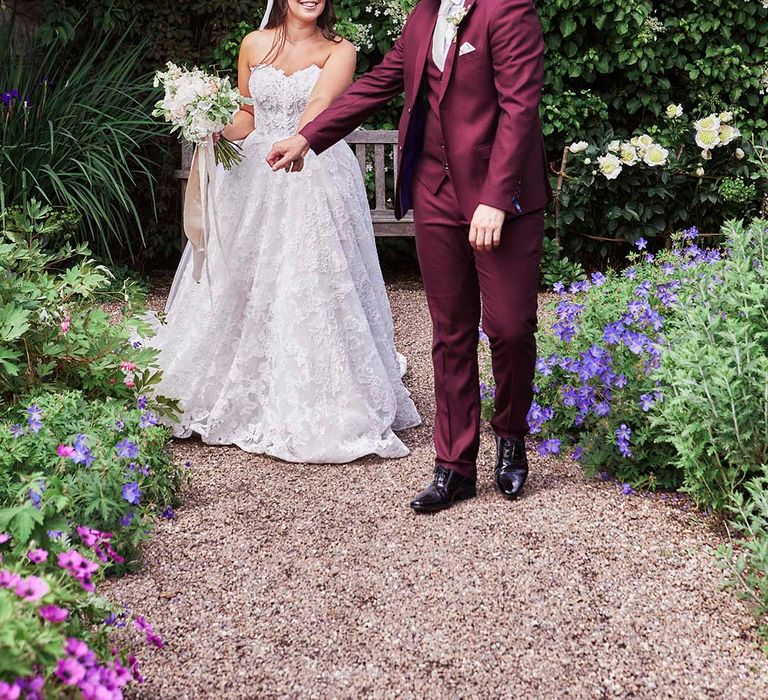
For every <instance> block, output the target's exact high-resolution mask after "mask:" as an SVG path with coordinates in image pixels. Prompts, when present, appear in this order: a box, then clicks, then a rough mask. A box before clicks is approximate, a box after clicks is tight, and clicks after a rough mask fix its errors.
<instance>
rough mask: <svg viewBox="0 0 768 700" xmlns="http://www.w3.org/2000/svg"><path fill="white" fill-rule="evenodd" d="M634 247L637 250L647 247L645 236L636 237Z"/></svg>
mask: <svg viewBox="0 0 768 700" xmlns="http://www.w3.org/2000/svg"><path fill="white" fill-rule="evenodd" d="M635 247H636V248H637V249H638V250H645V249H646V248H647V247H648V241H646V240H645V238H638V239H637V240H636V241H635Z"/></svg>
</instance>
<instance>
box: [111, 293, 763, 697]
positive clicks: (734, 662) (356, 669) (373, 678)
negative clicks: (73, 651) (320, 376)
mask: <svg viewBox="0 0 768 700" xmlns="http://www.w3.org/2000/svg"><path fill="white" fill-rule="evenodd" d="M390 293H391V298H392V304H393V311H394V314H395V318H396V323H397V333H398V347H399V349H400V350H401V351H402V352H403V353H404V354H405V355H406V356H407V357H408V358H409V361H410V371H409V377H408V379H409V385H410V387H411V388H412V390H413V393H414V396H415V399H416V402H417V405H418V407H419V409H420V410H421V412H422V414H423V415H424V416H425V417H427V424H426V425H424V426H423V427H421V428H418V429H416V430H412V431H410V432H408V433H406V434H405V436H404V437H405V440H406V442H407V443H408V445H409V446H410V447H411V449H412V454H411V456H410V457H408V458H406V459H403V460H399V461H390V462H383V461H381V460H378V459H365V460H361V461H359V462H356V463H354V464H350V465H344V466H338V465H337V466H303V465H289V464H283V463H281V462H277V461H274V460H271V459H265V458H261V457H257V456H253V455H249V454H245V453H243V452H240V451H238V450H237V449H231V448H213V447H207V446H204V445H202V444H200V443H199V442H196V441H181V442H178V443H177V454H178V459H179V460H190V461H191V462H192V471H193V486H192V488H191V490H190V492H189V493H188V494H187V497H186V503H185V506H184V507H183V508H181V509H179V511H178V514H177V518H176V519H175V520H173V521H161V522H159V523H158V525H157V530H156V532H155V534H154V537H153V539H152V541H151V543H150V544H149V545H148V546H147V547H146V548H145V566H144V569H143V570H142V571H141V572H140V573H139V574H137V575H133V576H129V577H127V578H125V579H122V580H118V581H112V582H110V583H109V584H108V585H107V586H106V587H105V591H104V592H105V593H106V594H107V595H108V596H110V597H112V598H114V599H117V600H118V601H120V602H121V603H125V604H126V605H128V606H129V607H130V608H131V609H132V610H134V611H135V612H137V613H141V614H144V615H146V616H147V617H148V619H149V620H150V621H151V622H152V623H154V624H155V627H156V628H157V629H158V631H159V632H161V633H162V634H163V635H164V636H165V637H166V639H167V641H168V647H167V648H166V649H165V650H164V651H160V652H158V651H156V650H155V651H152V650H150V649H148V648H144V647H142V648H141V649H139V650H138V652H139V656H140V659H141V660H142V661H143V662H144V671H145V673H146V674H147V675H148V679H147V683H146V685H144V686H143V687H142V689H141V690H140V692H139V693H138V696H137V697H139V698H142V699H146V700H150V699H151V700H161V699H166V698H168V699H171V698H190V699H195V700H199V699H202V698H206V699H207V698H217V699H221V700H227V699H230V698H231V699H236V698H238V699H239V698H249V699H250V698H254V699H256V698H258V699H262V698H302V699H304V698H502V697H503V698H525V699H526V700H527V699H529V698H542V699H547V700H549V699H555V698H556V699H560V698H653V699H656V698H754V699H758V698H767V697H768V661H767V660H766V657H764V656H763V655H762V654H761V653H760V652H759V651H757V650H756V648H755V645H754V641H753V635H754V622H753V619H752V618H751V616H750V615H749V613H748V611H747V610H746V609H745V607H744V606H743V604H742V603H740V602H739V601H737V600H736V599H735V598H734V596H733V595H731V594H729V593H725V592H723V591H721V590H720V588H719V583H720V581H721V573H720V571H719V570H718V569H717V566H716V563H715V561H714V559H713V557H712V556H711V555H710V554H709V553H708V548H709V547H710V546H717V545H718V544H719V543H720V541H721V540H720V537H719V536H718V535H717V534H716V533H715V532H714V531H713V530H712V529H711V528H709V527H708V526H707V525H706V523H704V522H702V520H701V519H700V518H699V517H698V516H696V515H694V514H692V513H690V512H687V511H686V510H684V509H682V508H680V507H673V506H671V505H669V504H667V503H665V502H664V501H662V500H661V499H659V498H643V497H625V496H622V495H621V494H620V490H619V488H618V487H617V486H616V485H614V484H611V483H600V482H595V481H589V480H587V479H585V478H584V476H583V475H582V473H581V471H580V469H579V467H578V465H575V464H573V463H571V462H568V461H550V460H545V459H542V458H540V457H538V456H536V455H535V454H534V455H531V460H532V475H531V479H530V481H529V486H528V489H527V493H526V497H525V498H524V499H522V500H521V501H519V502H516V503H508V502H507V501H504V500H502V499H501V498H500V497H499V496H498V495H497V494H496V493H495V492H494V491H493V489H492V479H491V463H492V458H493V443H492V436H491V434H490V433H486V434H484V436H483V447H482V455H481V460H482V461H481V467H480V475H481V477H480V490H479V497H478V498H477V499H475V500H473V501H469V502H467V503H464V504H461V505H459V506H457V507H456V508H454V509H452V510H450V511H448V512H444V513H441V514H438V515H435V516H431V517H430V516H426V517H425V516H414V515H413V514H412V513H411V512H410V509H409V508H408V507H407V506H408V501H409V499H410V497H411V496H412V495H413V494H414V493H415V492H416V491H417V490H418V489H420V488H421V487H422V486H424V485H425V483H426V482H427V481H428V478H429V476H430V473H431V460H432V448H431V432H430V431H431V414H432V409H433V404H432V387H431V382H432V377H431V368H430V361H429V342H430V332H431V331H430V324H429V319H428V316H427V312H426V306H425V301H424V296H423V292H422V290H421V288H420V286H419V284H418V282H416V281H414V280H399V281H396V282H394V283H392V284H390Z"/></svg>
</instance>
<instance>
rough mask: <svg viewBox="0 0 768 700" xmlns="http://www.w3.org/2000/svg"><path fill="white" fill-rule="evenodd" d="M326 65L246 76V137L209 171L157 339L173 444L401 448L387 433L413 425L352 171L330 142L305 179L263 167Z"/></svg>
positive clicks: (344, 153) (319, 450)
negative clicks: (236, 156) (202, 251)
mask: <svg viewBox="0 0 768 700" xmlns="http://www.w3.org/2000/svg"><path fill="white" fill-rule="evenodd" d="M320 73H321V69H320V68H319V67H317V66H311V67H309V68H306V69H304V70H301V71H299V72H297V73H294V74H291V75H286V74H285V73H284V72H283V71H281V70H279V69H277V68H274V67H272V66H265V67H260V68H257V69H255V70H254V71H253V72H252V74H251V79H250V89H251V95H252V96H253V98H254V111H255V117H254V122H255V131H253V132H252V133H251V134H250V135H249V136H248V137H247V138H246V139H245V141H244V142H243V144H242V146H243V156H244V158H243V161H242V163H241V164H240V165H238V166H236V167H235V168H234V169H233V170H232V171H229V172H227V171H225V170H223V169H222V168H219V169H218V170H217V173H216V186H215V187H216V189H215V191H214V197H215V201H216V207H217V209H218V216H219V226H218V230H216V231H215V232H214V233H213V235H212V236H211V241H210V243H209V246H208V253H207V256H208V259H207V270H205V271H204V272H203V275H202V280H201V282H200V283H199V284H197V283H195V282H194V281H193V279H192V274H191V260H190V258H191V255H190V251H189V248H188V249H187V251H186V253H185V255H184V258H183V259H182V263H181V265H180V266H179V270H178V271H177V273H176V278H175V280H174V285H173V288H172V292H171V298H170V299H169V306H168V314H167V322H166V324H165V325H162V326H160V328H159V329H158V335H157V336H156V338H155V339H154V340H153V341H152V344H153V345H154V346H155V347H158V348H159V349H160V362H161V366H162V368H163V370H164V376H163V380H162V383H161V384H160V385H159V387H158V392H159V393H161V394H165V395H168V396H172V397H176V398H178V399H180V401H181V405H182V406H183V410H184V412H183V415H182V418H181V420H180V423H179V424H178V425H175V426H173V428H174V432H175V434H176V435H177V436H178V437H188V436H190V435H191V434H193V433H197V434H199V435H200V436H201V437H202V439H203V440H204V441H205V442H206V443H210V444H227V445H237V446H238V447H240V448H242V449H243V450H247V451H248V452H255V453H262V454H268V455H272V456H274V457H278V458H280V459H283V460H287V461H292V462H314V463H323V462H349V461H352V460H354V459H357V458H359V457H362V456H364V455H368V454H377V455H380V456H382V457H403V456H405V455H407V454H408V449H407V448H406V446H405V445H404V444H403V443H402V441H401V440H400V439H399V438H398V437H397V436H396V435H395V433H394V432H393V431H395V430H402V429H405V428H410V427H413V426H415V425H418V424H419V423H420V419H419V415H418V413H417V411H416V408H415V406H414V404H413V401H412V400H411V397H410V395H409V393H408V391H407V390H406V388H405V386H404V385H403V383H402V379H401V376H402V372H401V363H400V359H401V358H398V355H397V353H396V351H395V345H394V335H393V325H392V315H391V310H390V306H389V301H388V299H387V295H386V290H385V287H384V282H383V279H382V275H381V269H380V267H379V262H378V258H377V254H376V245H375V242H374V236H373V227H372V224H371V219H370V214H369V207H368V200H367V197H366V193H365V188H364V185H363V181H362V178H361V176H360V167H359V165H358V163H357V160H356V159H355V157H354V155H353V154H352V151H351V150H350V148H349V147H348V146H347V145H346V144H344V143H341V144H338V145H336V146H335V147H333V148H331V149H330V150H328V151H327V152H325V153H324V154H322V155H320V156H317V155H315V154H313V153H310V154H309V155H308V156H307V158H306V164H305V167H304V170H303V171H302V172H301V173H285V172H281V173H273V172H272V171H271V169H270V168H269V166H268V165H267V163H266V160H265V159H266V156H267V153H268V152H269V149H270V147H271V145H272V144H273V143H274V142H275V141H276V140H279V139H281V138H285V137H286V136H289V135H291V134H294V133H295V132H296V129H297V127H298V123H299V119H300V117H301V114H302V112H303V111H304V108H305V107H306V104H307V101H308V98H309V95H310V93H311V92H312V89H313V87H314V85H315V83H316V81H317V79H318V77H319V75H320Z"/></svg>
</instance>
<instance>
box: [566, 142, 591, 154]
mask: <svg viewBox="0 0 768 700" xmlns="http://www.w3.org/2000/svg"><path fill="white" fill-rule="evenodd" d="M588 147H589V144H588V143H587V142H586V141H576V142H574V143H572V144H571V145H570V146H568V150H569V151H570V152H571V153H581V152H582V151H586V150H587V148H588Z"/></svg>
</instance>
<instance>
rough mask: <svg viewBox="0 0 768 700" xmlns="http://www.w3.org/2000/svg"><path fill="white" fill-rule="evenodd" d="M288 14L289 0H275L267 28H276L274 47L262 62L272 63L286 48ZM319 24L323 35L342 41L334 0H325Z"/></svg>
mask: <svg viewBox="0 0 768 700" xmlns="http://www.w3.org/2000/svg"><path fill="white" fill-rule="evenodd" d="M287 16H288V0H275V4H274V5H273V6H272V12H270V13H269V21H268V22H267V26H266V27H265V29H276V30H277V31H276V32H275V38H274V41H273V42H272V48H271V49H270V50H269V53H268V54H267V55H266V57H265V58H264V60H263V61H262V64H267V63H272V62H273V61H274V60H275V59H276V58H277V57H278V56H279V55H280V52H281V51H282V50H283V48H285V19H286V17H287ZM317 26H318V27H319V28H320V29H321V30H322V32H323V36H324V37H325V38H326V39H328V40H329V41H341V37H340V36H339V35H338V34H337V33H336V10H334V8H333V1H332V0H325V7H324V8H323V11H322V12H321V13H320V16H319V17H318V18H317Z"/></svg>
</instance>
